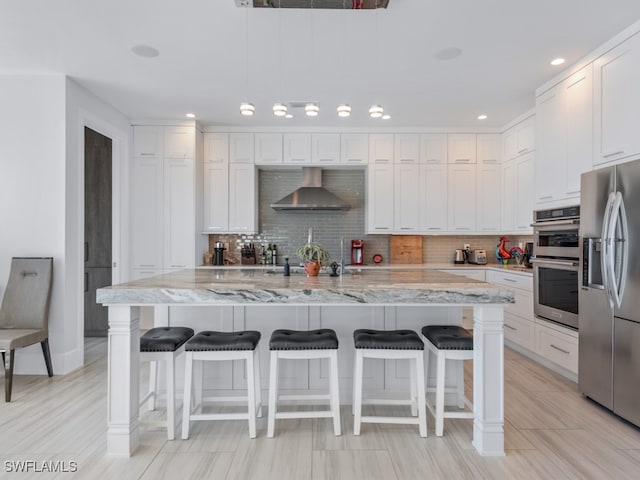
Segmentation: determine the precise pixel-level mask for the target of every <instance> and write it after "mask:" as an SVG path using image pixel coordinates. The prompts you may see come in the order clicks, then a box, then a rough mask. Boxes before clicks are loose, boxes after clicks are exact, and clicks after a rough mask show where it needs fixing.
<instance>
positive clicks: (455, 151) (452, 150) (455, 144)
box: [447, 133, 477, 163]
mask: <svg viewBox="0 0 640 480" xmlns="http://www.w3.org/2000/svg"><path fill="white" fill-rule="evenodd" d="M447 144H448V147H447V150H448V158H449V163H476V158H477V153H476V134H475V133H450V134H449V135H448V136H447Z"/></svg>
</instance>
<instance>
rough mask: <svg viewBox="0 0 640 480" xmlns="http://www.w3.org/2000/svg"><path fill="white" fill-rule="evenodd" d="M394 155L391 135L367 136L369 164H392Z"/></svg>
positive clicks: (376, 134)
mask: <svg viewBox="0 0 640 480" xmlns="http://www.w3.org/2000/svg"><path fill="white" fill-rule="evenodd" d="M394 153H395V152H394V151H393V134H392V133H372V134H370V135H369V163H393V156H394Z"/></svg>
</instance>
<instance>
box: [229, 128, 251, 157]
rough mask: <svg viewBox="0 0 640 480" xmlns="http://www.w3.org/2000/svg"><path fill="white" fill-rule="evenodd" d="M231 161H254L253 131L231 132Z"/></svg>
mask: <svg viewBox="0 0 640 480" xmlns="http://www.w3.org/2000/svg"><path fill="white" fill-rule="evenodd" d="M229 162H231V163H253V162H254V151H253V133H230V134H229Z"/></svg>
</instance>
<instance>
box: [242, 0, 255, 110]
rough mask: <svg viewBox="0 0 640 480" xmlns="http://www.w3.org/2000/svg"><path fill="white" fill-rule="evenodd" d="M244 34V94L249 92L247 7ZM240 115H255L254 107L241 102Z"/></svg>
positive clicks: (251, 104)
mask: <svg viewBox="0 0 640 480" xmlns="http://www.w3.org/2000/svg"><path fill="white" fill-rule="evenodd" d="M245 8H246V10H245V15H244V18H245V34H246V39H245V40H246V42H245V43H246V45H245V60H246V64H245V92H249V5H248V4H247V5H246V6H245ZM240 113H241V114H242V115H246V116H252V115H253V114H254V113H256V107H255V105H254V104H253V103H251V102H248V101H247V102H242V103H241V104H240Z"/></svg>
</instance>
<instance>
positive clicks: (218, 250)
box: [213, 242, 225, 265]
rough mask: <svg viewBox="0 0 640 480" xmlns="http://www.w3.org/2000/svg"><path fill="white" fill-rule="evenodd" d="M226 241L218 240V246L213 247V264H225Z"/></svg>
mask: <svg viewBox="0 0 640 480" xmlns="http://www.w3.org/2000/svg"><path fill="white" fill-rule="evenodd" d="M224 251H225V248H224V243H222V242H216V246H215V248H214V249H213V264H214V265H224Z"/></svg>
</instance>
